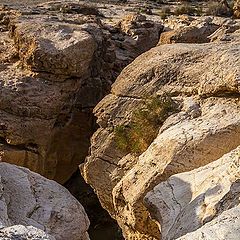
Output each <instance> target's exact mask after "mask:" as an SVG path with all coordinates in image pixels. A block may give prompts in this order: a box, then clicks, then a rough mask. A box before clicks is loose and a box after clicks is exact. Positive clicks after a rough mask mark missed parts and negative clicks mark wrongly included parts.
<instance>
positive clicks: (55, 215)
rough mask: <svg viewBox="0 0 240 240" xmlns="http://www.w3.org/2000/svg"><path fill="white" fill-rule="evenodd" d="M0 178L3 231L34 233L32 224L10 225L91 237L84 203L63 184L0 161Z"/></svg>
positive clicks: (83, 238) (62, 235)
mask: <svg viewBox="0 0 240 240" xmlns="http://www.w3.org/2000/svg"><path fill="white" fill-rule="evenodd" d="M0 177H1V182H0V185H1V188H0V189H1V193H0V205H1V215H0V223H1V227H2V228H3V227H5V229H4V230H2V231H3V232H5V233H9V234H11V232H13V231H15V230H16V231H17V233H18V234H21V232H22V233H23V234H27V235H29V234H35V233H34V232H35V229H32V228H31V227H30V228H28V227H11V226H12V225H24V226H33V227H35V228H38V229H40V230H43V231H44V232H46V234H50V235H51V236H53V237H55V238H56V239H59V240H62V239H72V240H87V239H88V234H87V230H88V227H89V220H88V217H87V215H86V213H85V211H84V209H83V207H82V205H81V204H80V203H79V202H78V201H77V200H76V199H75V198H74V197H73V196H72V195H71V194H70V193H69V192H68V191H67V190H66V189H65V188H63V187H62V186H61V185H59V184H58V183H56V182H54V181H51V180H47V179H45V178H44V177H41V176H40V175H38V174H36V173H33V172H31V171H29V170H28V169H25V168H21V167H16V166H14V165H10V164H8V163H0ZM6 227H11V228H6ZM36 231H37V230H36ZM24 232H25V233H24ZM5 233H3V234H5ZM36 233H38V231H37V232H36ZM40 233H41V232H40ZM0 234H1V232H0ZM50 239H51V238H50Z"/></svg>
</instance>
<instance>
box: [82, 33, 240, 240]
mask: <svg viewBox="0 0 240 240" xmlns="http://www.w3.org/2000/svg"><path fill="white" fill-rule="evenodd" d="M239 51H240V48H239V37H237V38H236V39H234V40H233V41H230V42H221V43H216V42H215V43H208V44H200V45H199V44H172V45H161V46H158V47H156V48H153V49H152V50H150V51H149V52H147V53H144V54H142V55H141V56H140V57H138V58H137V59H136V60H135V61H134V62H133V63H131V64H130V65H129V66H127V67H126V68H125V69H124V70H123V71H122V73H121V74H120V76H119V77H118V79H117V81H116V82H115V83H114V84H113V86H112V90H111V94H109V95H107V96H106V97H105V98H104V99H103V100H102V101H101V102H100V103H99V104H98V105H97V107H96V108H95V110H94V111H95V115H96V117H97V118H98V120H97V122H98V124H99V125H100V128H99V129H98V130H97V132H96V133H95V134H94V135H93V138H92V144H91V152H90V156H89V157H88V158H87V161H86V163H85V164H84V166H83V167H82V173H83V175H84V178H85V179H86V181H87V182H88V183H90V184H91V186H92V187H93V188H94V189H95V191H96V193H97V195H98V197H99V199H100V201H101V203H102V205H103V206H104V207H105V208H106V209H107V210H108V211H109V212H110V214H111V215H112V216H113V217H114V218H116V219H117V221H118V223H119V225H120V226H121V228H122V229H123V232H124V236H125V238H126V239H160V230H159V226H158V224H156V222H155V221H154V220H152V218H151V216H150V213H149V211H148V210H147V209H146V207H145V206H144V204H143V198H144V197H145V195H146V194H147V192H148V191H150V190H152V189H153V187H154V186H156V185H157V184H158V183H159V182H161V181H165V180H166V179H168V177H170V176H171V175H173V174H176V173H179V172H186V171H190V170H192V169H195V168H198V167H201V166H204V165H206V164H208V163H210V162H213V161H215V160H217V159H219V158H220V157H221V156H222V155H223V154H225V153H228V152H229V151H231V150H233V149H235V148H236V147H237V146H238V145H239V144H240V138H239V136H240V118H239V116H240V114H239V112H240V108H239V107H240V102H239V92H240V88H239V86H240V85H239V74H240V73H239V69H240V62H239V60H240V58H239ZM165 93H167V94H168V95H170V96H171V97H172V99H173V100H174V101H175V102H176V103H178V105H179V106H180V107H181V111H180V112H179V113H177V114H173V115H172V116H170V117H169V118H168V119H167V120H166V121H165V123H164V124H163V126H162V127H161V128H160V131H159V134H158V136H157V138H156V139H155V140H154V141H153V143H152V144H151V145H150V146H149V147H148V149H147V150H146V151H145V152H144V153H143V154H142V155H140V156H139V157H136V156H134V155H132V154H131V153H126V152H123V151H121V150H120V149H119V148H118V146H117V144H116V141H115V137H114V128H115V127H116V126H119V125H121V124H127V123H128V122H129V121H130V120H131V116H132V113H133V112H134V111H135V109H137V108H138V107H139V106H141V104H142V99H143V98H146V97H149V96H152V95H154V94H159V95H162V94H165ZM143 131H144V126H143Z"/></svg>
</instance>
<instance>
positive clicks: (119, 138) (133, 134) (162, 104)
mask: <svg viewBox="0 0 240 240" xmlns="http://www.w3.org/2000/svg"><path fill="white" fill-rule="evenodd" d="M177 109H178V107H177V104H176V103H175V102H174V101H173V100H172V98H171V97H169V96H168V95H162V96H154V97H152V98H150V99H147V100H145V103H144V106H143V107H142V108H140V109H137V110H136V111H135V112H134V113H133V116H132V121H131V122H130V123H129V124H128V125H119V126H117V127H115V140H116V143H117V146H118V148H119V149H121V150H122V151H125V152H131V153H134V154H137V155H139V154H141V153H142V152H144V151H145V150H146V149H147V148H148V146H149V145H150V144H151V143H152V141H153V140H154V139H155V138H156V136H157V134H158V131H159V129H160V127H161V126H162V124H163V122H164V121H165V120H166V119H167V118H168V117H169V116H170V115H171V114H173V113H175V112H176V111H177Z"/></svg>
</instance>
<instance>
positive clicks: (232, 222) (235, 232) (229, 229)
mask: <svg viewBox="0 0 240 240" xmlns="http://www.w3.org/2000/svg"><path fill="white" fill-rule="evenodd" d="M239 215H240V209H239V206H237V207H234V208H231V209H230V210H227V211H225V212H223V213H222V214H221V215H220V216H218V217H216V218H215V219H214V220H212V221H211V222H209V223H206V224H205V225H204V226H203V227H201V228H200V229H198V230H196V231H195V232H192V233H188V234H187V235H185V236H183V237H180V238H178V240H190V239H201V240H225V239H233V240H237V239H238V238H239V234H240V231H239V225H240V220H239Z"/></svg>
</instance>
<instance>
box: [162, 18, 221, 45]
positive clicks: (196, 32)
mask: <svg viewBox="0 0 240 240" xmlns="http://www.w3.org/2000/svg"><path fill="white" fill-rule="evenodd" d="M218 28H219V25H217V24H215V23H213V19H212V18H207V19H205V21H202V22H200V21H198V20H196V21H193V22H192V23H191V24H190V25H189V26H186V27H182V28H178V29H175V30H172V31H168V32H164V33H162V34H161V37H160V41H159V44H169V43H207V42H210V39H209V38H208V36H210V35H211V34H212V33H214V32H215V31H216V30H217V29H218Z"/></svg>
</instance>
